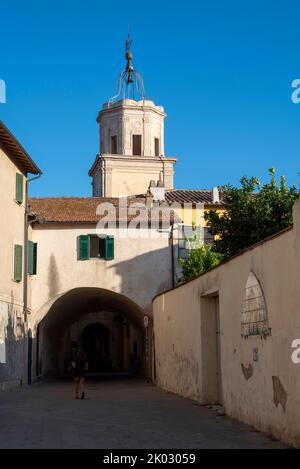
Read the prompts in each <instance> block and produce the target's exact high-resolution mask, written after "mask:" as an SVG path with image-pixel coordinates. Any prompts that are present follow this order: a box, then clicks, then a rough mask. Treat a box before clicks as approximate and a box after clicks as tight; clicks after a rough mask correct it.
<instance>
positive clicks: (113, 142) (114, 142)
mask: <svg viewBox="0 0 300 469" xmlns="http://www.w3.org/2000/svg"><path fill="white" fill-rule="evenodd" d="M117 143H118V140H117V136H116V135H113V136H112V137H110V151H111V154H112V155H117V153H118V145H117Z"/></svg>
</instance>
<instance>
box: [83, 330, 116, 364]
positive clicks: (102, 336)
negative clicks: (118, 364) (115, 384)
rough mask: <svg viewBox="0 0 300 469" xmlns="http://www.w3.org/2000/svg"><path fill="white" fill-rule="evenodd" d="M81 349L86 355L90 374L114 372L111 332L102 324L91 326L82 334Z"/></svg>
mask: <svg viewBox="0 0 300 469" xmlns="http://www.w3.org/2000/svg"><path fill="white" fill-rule="evenodd" d="M81 347H82V349H83V350H84V351H85V353H86V358H87V362H88V364H89V372H91V373H100V372H109V371H112V360H111V346H110V331H109V329H108V328H107V327H105V326H104V325H103V324H100V323H94V324H89V325H88V326H86V327H85V328H84V329H83V331H82V333H81Z"/></svg>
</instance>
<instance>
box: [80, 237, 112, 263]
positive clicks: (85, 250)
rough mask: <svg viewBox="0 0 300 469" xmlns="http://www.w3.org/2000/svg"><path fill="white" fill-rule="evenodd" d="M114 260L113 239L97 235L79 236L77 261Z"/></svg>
mask: <svg viewBox="0 0 300 469" xmlns="http://www.w3.org/2000/svg"><path fill="white" fill-rule="evenodd" d="M88 259H105V260H107V261H109V260H113V259H114V237H113V236H103V237H99V236H97V235H82V236H79V260H82V261H85V260H88Z"/></svg>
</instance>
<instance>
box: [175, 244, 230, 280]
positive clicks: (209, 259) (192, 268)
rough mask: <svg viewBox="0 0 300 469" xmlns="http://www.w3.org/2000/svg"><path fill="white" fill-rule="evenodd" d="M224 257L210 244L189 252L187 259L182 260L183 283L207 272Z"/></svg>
mask: <svg viewBox="0 0 300 469" xmlns="http://www.w3.org/2000/svg"><path fill="white" fill-rule="evenodd" d="M221 259H222V256H221V255H220V254H218V253H216V252H215V251H214V250H213V248H212V246H211V245H210V244H202V245H200V246H199V247H196V248H194V249H191V250H190V251H189V254H188V257H187V259H180V261H179V262H180V265H181V267H182V278H181V279H180V280H181V281H187V280H191V279H193V278H195V277H197V275H200V274H203V273H204V272H207V271H208V270H209V269H211V268H212V267H215V266H216V265H218V264H219V263H220V262H221Z"/></svg>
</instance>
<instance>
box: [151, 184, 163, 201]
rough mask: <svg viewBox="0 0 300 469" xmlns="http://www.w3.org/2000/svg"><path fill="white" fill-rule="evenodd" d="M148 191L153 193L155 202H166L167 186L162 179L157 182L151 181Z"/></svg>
mask: <svg viewBox="0 0 300 469" xmlns="http://www.w3.org/2000/svg"><path fill="white" fill-rule="evenodd" d="M148 191H150V192H151V194H152V195H153V202H164V200H165V186H164V184H163V182H162V181H161V180H159V181H157V184H155V182H154V181H150V186H149V189H148Z"/></svg>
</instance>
